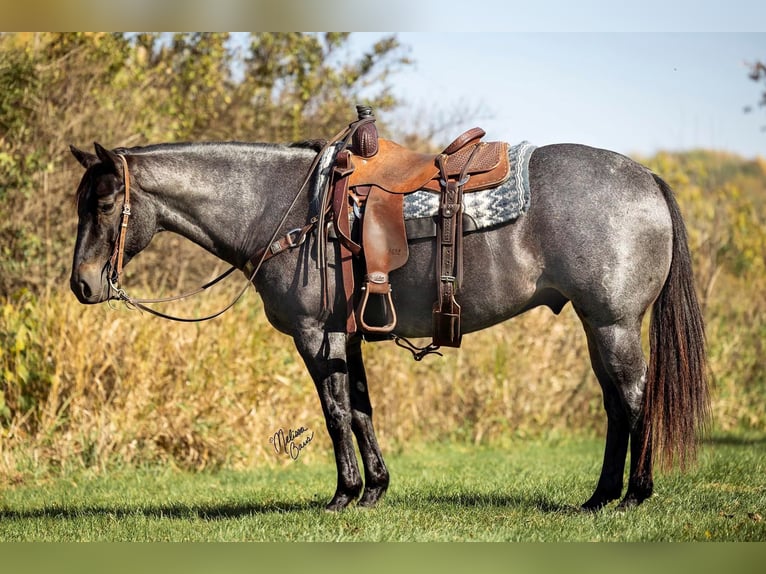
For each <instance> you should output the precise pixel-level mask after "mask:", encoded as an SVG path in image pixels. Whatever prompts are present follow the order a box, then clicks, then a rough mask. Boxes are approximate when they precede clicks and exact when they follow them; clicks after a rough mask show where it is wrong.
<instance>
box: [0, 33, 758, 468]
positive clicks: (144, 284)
mask: <svg viewBox="0 0 766 574" xmlns="http://www.w3.org/2000/svg"><path fill="white" fill-rule="evenodd" d="M408 63H409V60H408V58H407V53H406V49H405V48H404V47H402V46H400V45H399V43H398V42H397V40H396V38H395V37H390V38H388V39H385V40H383V41H381V42H379V43H378V44H376V45H374V46H371V47H370V48H369V49H368V50H367V52H366V53H363V54H360V53H353V54H352V53H350V51H349V49H348V35H347V34H336V33H333V34H298V33H274V34H266V33H258V34H251V35H245V36H238V37H237V39H236V41H234V39H233V38H231V37H230V36H229V35H227V34H221V33H205V34H174V35H158V34H137V35H123V34H94V33H78V34H52V33H38V34H14V35H0V86H2V90H0V214H1V217H0V306H1V307H0V375H1V376H2V379H1V381H0V382H1V383H2V386H1V387H0V477H1V478H2V480H6V481H15V480H18V479H19V477H23V476H25V475H28V474H36V473H46V472H49V471H55V470H57V469H62V468H71V467H76V468H82V467H84V468H93V469H96V470H98V469H103V468H106V467H109V466H110V465H119V464H126V463H127V464H143V463H147V462H152V461H165V462H169V463H172V464H177V465H180V466H183V467H191V468H205V467H216V466H220V465H229V466H233V467H241V466H251V465H254V464H262V463H266V462H274V461H275V460H276V459H275V457H274V456H273V453H271V452H269V449H270V446H269V444H268V437H269V436H271V435H272V434H273V433H274V432H275V431H276V430H277V429H278V428H280V427H284V428H288V427H291V428H296V427H298V426H307V427H309V428H311V429H314V430H316V431H317V432H316V439H315V440H316V443H317V445H321V446H317V447H316V448H314V446H313V444H312V449H310V450H308V452H307V453H306V456H307V457H311V456H313V455H312V451H314V452H323V451H325V452H326V450H328V449H329V448H330V445H329V440H328V439H327V438H326V437H325V432H324V422H323V420H322V418H321V409H320V408H319V403H318V400H317V398H316V396H315V393H314V390H313V385H312V384H311V382H310V380H309V377H308V375H307V374H306V373H305V369H304V367H303V365H302V364H301V363H300V361H299V359H298V357H297V354H296V352H295V351H294V350H293V348H292V343H291V341H290V340H289V339H287V338H285V337H283V336H282V335H279V334H278V333H276V332H275V331H274V330H273V329H271V328H270V326H269V325H268V324H267V322H266V320H265V317H264V315H263V312H262V310H261V308H260V302H259V301H258V300H257V297H256V296H255V295H250V296H248V298H247V299H246V302H245V303H244V304H240V305H238V306H237V307H235V309H234V310H233V311H231V312H229V313H228V314H226V315H224V316H223V317H222V318H220V319H218V320H216V321H213V322H210V323H207V324H204V325H201V326H200V325H178V324H169V323H163V322H161V321H159V320H157V319H154V318H149V317H144V316H141V315H139V314H137V313H133V312H126V311H123V310H121V309H119V310H112V309H109V308H108V307H106V306H102V307H97V308H85V307H82V306H80V305H79V304H78V303H77V302H76V300H75V299H74V297H73V296H72V295H71V293H70V292H69V290H68V274H69V266H70V262H71V252H72V246H73V242H74V237H75V234H76V213H75V208H74V203H73V196H74V191H75V187H76V185H77V182H78V181H79V178H80V176H81V173H82V169H81V167H80V166H79V165H78V164H77V163H76V162H75V161H74V160H73V158H71V156H70V155H69V152H68V145H69V144H70V143H71V144H75V145H77V146H79V147H88V146H89V145H90V142H92V141H95V140H97V141H99V142H100V143H102V144H104V145H106V146H107V147H118V146H130V145H143V144H148V143H157V142H160V141H182V140H202V139H225V140H228V139H240V140H257V141H294V140H300V139H304V138H326V137H329V136H331V135H332V134H334V133H336V132H337V131H338V130H339V129H340V128H341V127H343V126H345V125H346V124H347V123H348V122H349V120H350V119H352V116H353V113H354V111H353V110H354V104H356V103H367V104H370V105H372V106H373V107H374V108H375V109H376V112H377V115H378V117H379V124H380V127H381V129H383V130H384V131H388V132H389V133H393V132H396V133H397V135H398V136H399V137H401V138H402V140H404V141H406V142H407V144H409V145H415V146H422V147H426V146H429V145H433V144H432V142H430V141H429V140H428V138H427V137H423V135H422V134H423V133H428V130H427V129H426V130H423V129H422V126H420V127H419V130H418V133H414V132H413V131H410V132H408V130H407V129H402V128H401V126H392V125H388V124H387V123H386V112H387V111H390V110H392V109H394V108H395V107H396V106H398V105H401V102H399V101H398V100H397V99H396V97H395V94H394V93H393V90H392V88H391V84H390V82H389V79H390V77H391V74H393V73H395V72H396V71H397V69H399V68H401V67H402V66H406V65H408ZM434 121H437V119H435V120H434ZM438 121H440V122H442V123H443V121H444V120H443V118H438ZM418 134H420V135H418ZM439 143H442V144H443V143H446V142H439ZM637 159H639V160H641V161H643V162H644V163H646V164H647V165H649V166H650V167H651V168H652V169H653V170H655V171H656V172H657V173H659V174H660V175H662V176H663V177H664V178H665V179H667V180H668V181H669V183H671V185H672V186H673V187H674V189H675V191H676V193H677V195H678V198H679V201H680V203H681V207H682V210H683V212H684V215H685V218H686V222H687V225H688V228H689V237H690V242H691V249H692V252H693V256H694V265H695V270H696V274H697V280H698V288H699V292H700V295H701V298H702V301H703V305H704V312H705V318H706V323H707V328H708V343H709V353H710V369H711V375H712V380H713V382H714V389H713V396H714V416H715V421H714V424H715V427H716V428H717V429H720V430H733V429H736V430H739V431H755V432H759V433H762V432H764V431H766V401H764V397H766V378H765V376H764V370H763V365H764V364H765V363H766V350H764V339H766V319H764V316H765V313H764V312H765V311H766V295H765V293H766V269H764V247H765V246H764V242H765V241H766V230H765V228H764V225H763V224H764V221H763V218H764V207H765V206H764V203H765V202H766V195H765V194H764V189H765V188H766V161H765V160H764V159H763V158H757V159H743V158H740V157H736V156H731V155H726V154H722V153H719V152H714V151H708V150H699V151H694V152H688V153H683V154H671V153H660V154H658V155H656V156H654V157H651V158H637ZM160 263H161V264H160ZM220 269H221V267H220V266H219V263H218V262H216V261H214V260H213V259H212V258H211V257H209V256H208V255H207V254H205V253H202V252H201V251H200V250H199V249H197V248H196V247H194V246H193V245H191V244H190V243H189V242H186V241H184V240H181V239H180V238H177V237H173V236H161V237H159V238H158V239H157V240H155V242H154V243H153V244H152V247H151V248H150V249H149V250H147V252H146V253H144V254H142V256H141V257H140V258H139V259H138V260H137V261H136V262H135V263H133V264H132V265H131V266H130V267H129V268H128V270H127V277H126V282H127V283H128V284H130V285H131V286H135V289H136V290H137V293H138V294H140V293H141V291H143V292H144V293H145V294H149V293H151V294H157V295H159V294H161V293H167V292H176V291H178V290H179V289H184V288H185V287H190V286H196V284H198V282H199V281H200V280H204V279H206V278H208V277H210V276H212V275H213V274H215V273H216V272H217V271H219V270H220ZM237 288H238V285H234V286H233V287H232V289H233V290H236V289H237ZM228 296H229V294H228V293H222V294H220V295H214V296H212V297H207V298H203V299H201V300H198V301H195V302H193V303H191V304H190V305H191V306H192V307H193V308H192V309H190V308H189V307H188V306H185V307H184V308H183V309H181V310H180V311H181V312H183V313H184V314H189V313H197V312H198V313H203V312H205V310H209V309H214V308H217V307H218V306H219V305H220V303H221V302H222V301H224V300H226V299H227V298H228ZM235 341H236V342H237V344H236V345H234V344H233V342H235ZM365 353H366V355H367V361H368V374H369V377H370V381H371V394H372V400H373V404H374V405H375V407H376V424H377V427H378V429H379V434H380V438H381V441H382V443H383V446H384V448H386V449H397V448H400V447H403V446H404V445H406V444H407V443H408V442H412V441H418V442H424V441H437V440H441V439H451V440H458V441H465V442H469V443H482V442H497V441H503V440H508V439H509V437H510V438H512V437H514V436H527V435H539V434H541V433H548V434H551V433H553V434H554V435H555V434H556V433H561V434H563V433H567V432H570V431H571V429H572V428H577V429H579V431H580V432H585V433H591V432H598V433H601V432H602V429H603V426H604V417H603V415H602V409H601V399H600V394H599V391H598V385H597V384H596V382H595V378H594V377H593V375H592V373H591V372H590V367H589V364H588V361H587V349H586V347H585V341H584V337H583V335H582V331H581V328H580V326H579V323H578V320H577V318H576V316H575V315H574V313H573V312H572V311H571V309H570V308H569V307H568V308H566V309H565V310H564V312H563V313H562V315H561V316H560V317H553V316H552V315H551V313H550V312H549V311H547V310H545V309H537V310H534V311H532V312H530V313H528V314H526V315H524V316H523V317H520V318H518V319H516V320H514V321H511V322H509V323H507V324H505V325H501V326H498V327H496V328H493V329H490V330H487V331H484V332H482V333H479V334H475V335H471V336H469V337H466V339H465V341H464V344H463V349H462V350H461V351H456V352H448V353H447V355H446V356H445V358H443V359H437V360H435V361H427V362H424V363H414V362H411V361H410V360H409V358H408V355H406V354H405V353H404V352H403V351H401V350H399V349H397V348H394V347H393V346H387V345H379V346H375V347H374V348H373V347H372V346H368V347H366V349H365ZM445 375H446V376H445ZM302 456H303V455H302Z"/></svg>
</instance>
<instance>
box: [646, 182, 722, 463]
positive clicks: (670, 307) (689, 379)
mask: <svg viewBox="0 0 766 574" xmlns="http://www.w3.org/2000/svg"><path fill="white" fill-rule="evenodd" d="M654 179H655V181H656V182H657V185H658V186H659V187H660V189H661V190H662V193H663V195H664V196H665V201H666V202H667V204H668V209H669V210H670V218H671V220H672V222H673V259H672V262H671V264H670V273H669V274H668V278H667V280H666V281H665V285H664V286H663V288H662V291H661V292H660V295H659V297H658V298H657V300H656V301H655V302H654V307H653V309H652V317H651V324H650V334H649V338H650V353H651V356H650V359H649V375H648V381H647V385H646V391H645V393H646V394H645V397H644V420H645V424H644V437H643V452H642V456H641V462H640V466H643V463H644V462H645V458H646V456H647V454H648V453H650V452H654V453H659V457H660V462H661V463H662V466H664V467H670V466H672V465H673V463H674V462H675V463H678V464H679V466H680V467H681V468H684V467H685V466H686V465H687V464H689V463H691V462H693V461H694V460H695V458H696V454H697V446H698V444H699V439H700V436H701V434H702V431H703V430H704V427H705V425H706V423H707V421H708V419H709V416H710V413H709V409H710V397H709V392H708V381H707V367H706V363H707V359H706V356H705V328H704V324H703V320H702V313H701V311H700V306H699V302H698V301H697V294H696V292H695V290H694V279H693V276H692V264H691V256H690V254H689V245H688V240H687V236H686V228H685V226H684V222H683V219H682V217H681V211H680V209H679V208H678V203H676V200H675V197H674V196H673V191H672V190H671V189H670V186H668V184H667V183H665V182H664V181H663V180H662V179H661V178H660V177H658V176H656V175H655V176H654ZM649 456H652V455H651V454H650V455H649Z"/></svg>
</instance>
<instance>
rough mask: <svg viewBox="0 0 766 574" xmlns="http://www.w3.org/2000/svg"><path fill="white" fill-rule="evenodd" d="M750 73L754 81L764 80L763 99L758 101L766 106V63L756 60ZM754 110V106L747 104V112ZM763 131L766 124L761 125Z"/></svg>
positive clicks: (765, 128) (759, 104) (765, 129)
mask: <svg viewBox="0 0 766 574" xmlns="http://www.w3.org/2000/svg"><path fill="white" fill-rule="evenodd" d="M749 67H750V73H749V74H748V76H749V77H750V79H751V80H753V81H754V82H763V84H764V85H763V92H762V93H761V99H760V101H759V102H758V106H759V107H764V106H766V64H764V63H763V62H761V61H756V62H754V63H753V64H750V66H749ZM752 111H753V107H752V106H745V113H750V112H752ZM761 130H762V131H766V126H762V127H761Z"/></svg>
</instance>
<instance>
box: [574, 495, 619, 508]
mask: <svg viewBox="0 0 766 574" xmlns="http://www.w3.org/2000/svg"><path fill="white" fill-rule="evenodd" d="M619 497H620V494H619V493H617V495H613V494H603V493H600V492H594V493H593V496H591V497H590V498H589V499H588V500H586V501H585V502H584V503H583V505H582V506H581V507H580V509H581V510H583V511H584V512H597V511H599V510H601V509H602V508H604V507H605V506H606V505H607V504H609V503H610V502H612V501H613V500H617V499H618V498H619Z"/></svg>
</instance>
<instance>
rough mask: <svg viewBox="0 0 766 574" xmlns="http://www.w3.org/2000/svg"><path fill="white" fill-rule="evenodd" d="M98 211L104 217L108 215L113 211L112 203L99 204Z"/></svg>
mask: <svg viewBox="0 0 766 574" xmlns="http://www.w3.org/2000/svg"><path fill="white" fill-rule="evenodd" d="M98 210H99V212H101V213H103V214H104V215H109V214H110V213H112V212H113V211H114V202H113V201H110V202H109V203H99V204H98Z"/></svg>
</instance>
